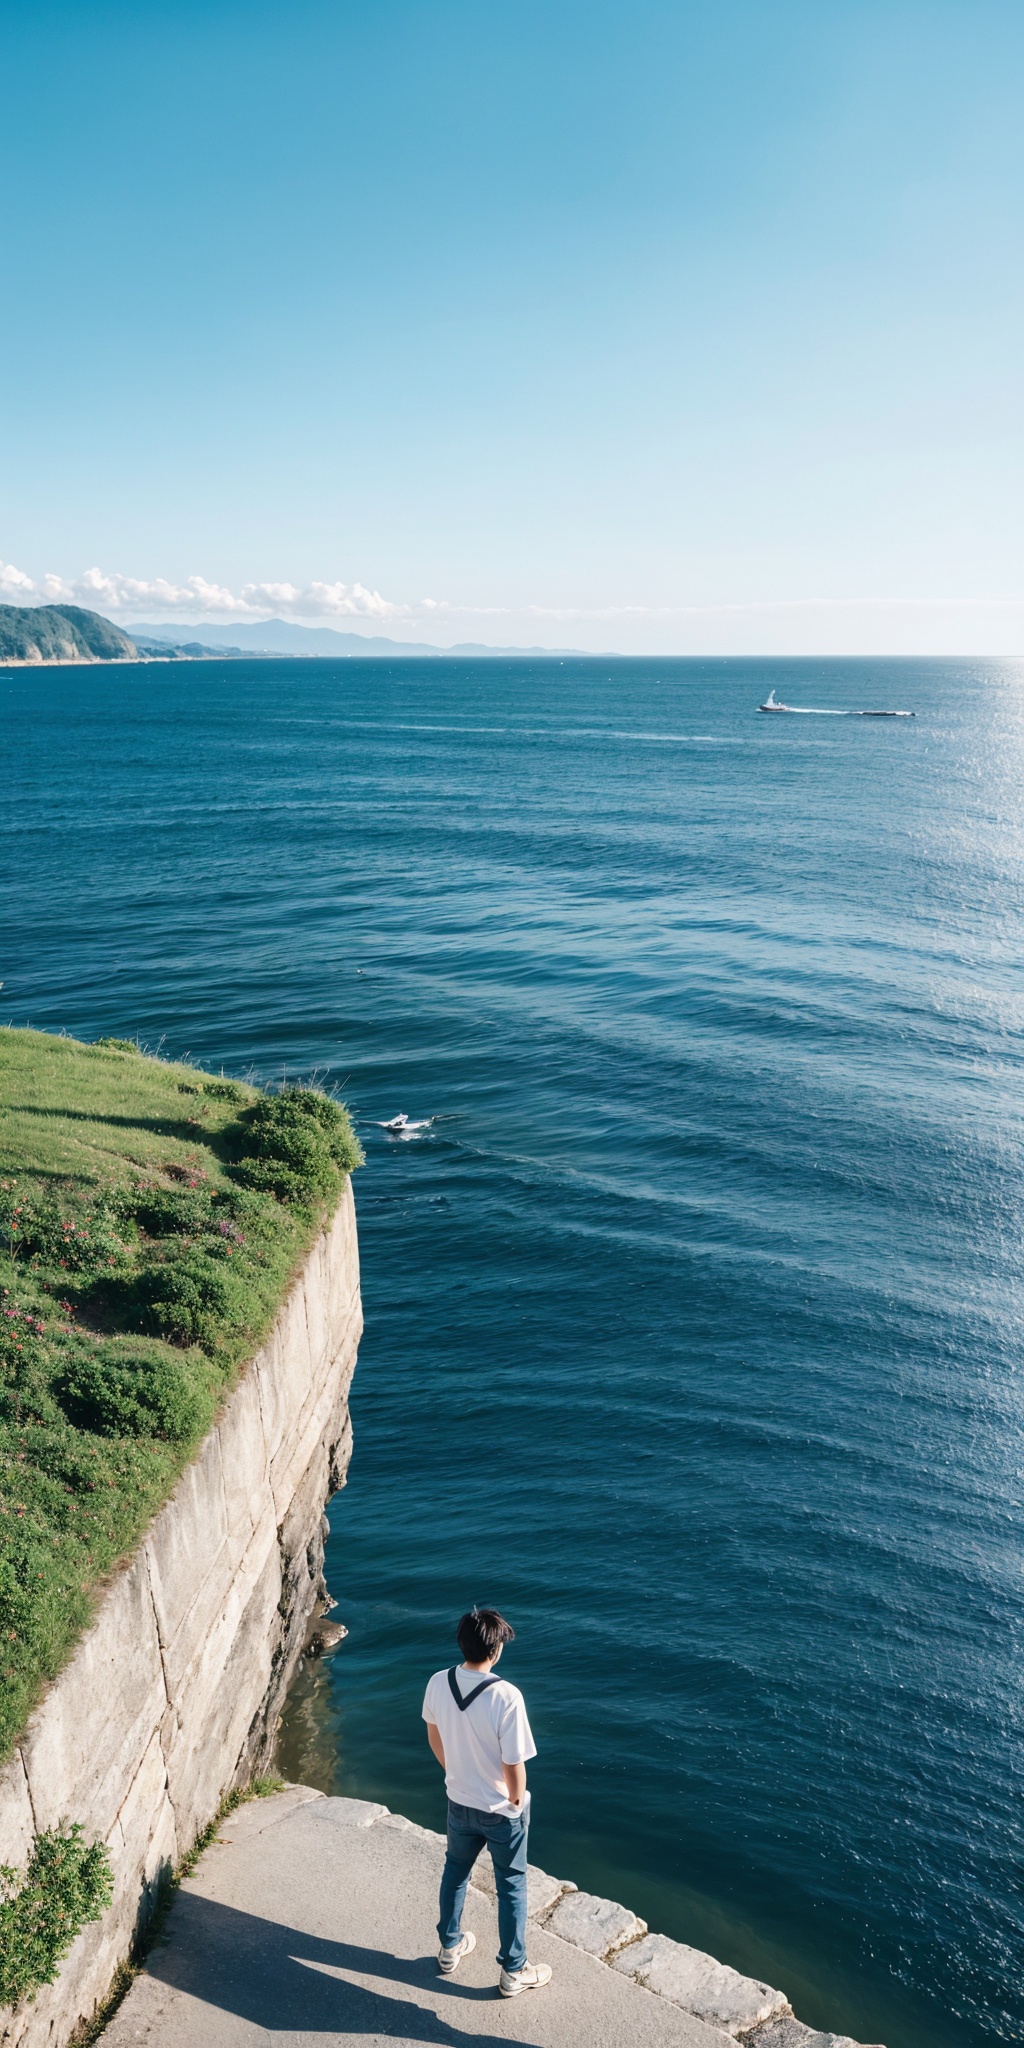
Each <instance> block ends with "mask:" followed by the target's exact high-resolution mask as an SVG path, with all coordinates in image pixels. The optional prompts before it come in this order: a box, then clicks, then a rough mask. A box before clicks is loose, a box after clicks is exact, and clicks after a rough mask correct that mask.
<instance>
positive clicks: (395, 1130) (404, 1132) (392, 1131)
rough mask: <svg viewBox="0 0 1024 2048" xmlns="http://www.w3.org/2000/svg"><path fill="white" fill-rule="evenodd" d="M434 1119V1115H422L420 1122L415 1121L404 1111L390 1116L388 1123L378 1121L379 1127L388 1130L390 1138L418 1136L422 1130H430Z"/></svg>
mask: <svg viewBox="0 0 1024 2048" xmlns="http://www.w3.org/2000/svg"><path fill="white" fill-rule="evenodd" d="M434 1121H435V1119H434V1117H432V1116H424V1117H420V1119H419V1121H418V1122H414V1121H413V1119H412V1118H411V1117H407V1116H406V1115H405V1114H404V1112H403V1114H402V1115H401V1116H393V1117H389V1119H388V1121H387V1122H386V1123H381V1122H380V1121H378V1123H377V1129H378V1130H379V1131H386V1132H387V1134H388V1137H389V1138H418V1137H419V1135H420V1132H421V1131H429V1129H430V1126H431V1124H432V1123H434Z"/></svg>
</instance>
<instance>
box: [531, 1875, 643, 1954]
mask: <svg viewBox="0 0 1024 2048" xmlns="http://www.w3.org/2000/svg"><path fill="white" fill-rule="evenodd" d="M547 1925H548V1926H549V1927H550V1929H551V1932H552V1934H557V1935H558V1936H559V1937H560V1939H561V1940H562V1941H571V1942H572V1943H573V1944H574V1946H575V1947H576V1948H585V1949H586V1951H587V1954H588V1955H589V1956H601V1957H603V1958H604V1959H605V1960H607V1958H608V1957H609V1956H612V1955H614V1953H615V1951H616V1949H620V1948H622V1946H623V1944H624V1943H625V1942H627V1941H636V1939H637V1937H638V1936H639V1935H641V1934H646V1932H647V1922H646V1921H645V1920H638V1919H637V1917H636V1914H635V1913H631V1912H630V1910H629V1908H628V1906H619V1905H617V1904H616V1902H615V1900H614V1899H596V1898H595V1897H594V1896H593V1893H591V1892H569V1893H568V1894H567V1895H566V1897H565V1898H564V1899H562V1900H560V1902H559V1904H558V1905H557V1906H556V1907H555V1910H554V1912H553V1913H552V1914H551V1915H550V1916H549V1918H548V1921H547Z"/></svg>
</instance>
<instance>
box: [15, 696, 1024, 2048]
mask: <svg viewBox="0 0 1024 2048" xmlns="http://www.w3.org/2000/svg"><path fill="white" fill-rule="evenodd" d="M771 688H774V689H775V691H776V693H777V695H778V696H779V697H780V698H782V699H783V700H785V701H787V702H790V703H794V704H799V705H805V706H814V707H818V708H819V709H820V710H822V711H835V710H837V709H848V710H849V709H853V710H856V709H870V708H875V709H877V708H900V709H908V710H913V711H915V712H916V714H917V715H916V717H915V718H913V719H900V720H888V719H880V720H875V719H862V718H852V717H844V718H837V717H824V716H820V717H815V716H809V717H804V718H788V717H785V716H782V717H766V716H760V715H759V714H758V712H757V706H758V704H759V703H760V702H761V701H762V700H763V699H764V697H765V696H766V695H767V693H768V691H769V689H771ZM0 692H2V697H3V703H4V711H5V728H6V732H7V747H6V749H5V752H6V759H7V769H6V771H5V784H6V788H5V798H6V801H5V803H4V805H3V817H2V823H0V831H2V857H3V872H4V876H5V886H6V894H7V910H6V913H5V926H6V931H5V936H4V944H3V959H2V966H0V973H2V976H3V980H4V984H5V985H4V990H3V996H2V998H0V1001H2V1002H3V1004H4V1006H5V1008H4V1016H5V1019H9V1020H10V1021H12V1022H14V1023H16V1024H25V1023H31V1024H34V1025H36V1026H38V1027H40V1028H44V1029H48V1030H61V1029H64V1030H67V1031H69V1032H71V1033H73V1034H75V1035H77V1036H81V1037H85V1038H91V1037H95V1036H99V1035H101V1034H103V1033H112V1034H116V1035H118V1036H125V1035H134V1034H138V1036H139V1037H140V1038H141V1039H142V1041H143V1042H144V1043H145V1044H146V1045H147V1046H148V1047H149V1048H150V1049H151V1050H157V1049H162V1050H164V1051H165V1052H166V1053H167V1054H168V1055H173V1056H175V1057H179V1056H182V1055H185V1054H188V1055H191V1057H192V1058H193V1059H195V1060H196V1061H197V1062H199V1063H201V1064H202V1065H204V1066H206V1067H212V1068H214V1069H216V1070H220V1068H221V1067H223V1068H224V1070H225V1071H226V1072H228V1073H231V1074H241V1075H245V1074H248V1073H253V1074H254V1075H255V1076H256V1077H257V1078H261V1079H265V1080H269V1081H280V1080H281V1079H282V1078H284V1079H293V1078H299V1077H307V1076H309V1075H311V1074H316V1075H317V1076H318V1077H319V1079H320V1080H321V1081H322V1082H323V1083H324V1084H325V1085H327V1086H330V1087H334V1088H336V1089H337V1090H338V1091H339V1093H340V1094H341V1095H342V1096H343V1097H344V1099H345V1100H346V1101H347V1102H348V1104H349V1106H350V1108H351V1111H352V1114H353V1116H354V1118H355V1119H356V1120H357V1124H358V1128H359V1131H360V1134H361V1136H362V1138H363V1142H364V1144H365V1148H366V1155H367V1157H366V1165H365V1167H364V1168H363V1169H362V1170H361V1171H360V1173H359V1174H358V1176H357V1181H356V1200H357V1206H358V1213H359V1226H360V1239H361V1247H362V1259H363V1274H364V1297H365V1310H366V1334H365V1338H364V1342H363V1347H362V1353H361V1359H360V1365H359V1369H358V1373H357V1376H356V1381H355V1386H354V1395H353V1416H354V1424H355V1454H354V1458H353V1462H352V1467H351V1474H350V1479H349V1484H348V1486H347V1488H346V1489H345V1490H344V1491H343V1492H342V1493H341V1494H339V1495H338V1496H337V1498H336V1499H335V1501H334V1502H333V1504H332V1507H331V1512H330V1519H331V1536H330V1541H329V1546H328V1575H329V1581H330V1585H331V1589H332V1592H333V1594H334V1597H335V1598H336V1600H337V1601H338V1609H337V1614H338V1618H339V1619H341V1620H343V1621H344V1622H345V1623H346V1624H347V1625H348V1627H349V1630H350V1634H349V1637H348V1639H347V1641H346V1642H345V1643H344V1644H343V1645H342V1647H341V1648H340V1649H339V1650H337V1651H336V1652H335V1653H334V1654H333V1655H332V1656H331V1657H330V1658H328V1659H325V1660H323V1661H321V1662H320V1663H317V1664H314V1665H311V1666H309V1667H308V1668H307V1669H306V1670H305V1671H304V1672H303V1674H302V1675H301V1677H300V1679H299V1681H298V1683H297V1685H296V1688H295V1691H294V1694H293V1697H292V1701H291V1703H290V1706H289V1710H288V1714H287V1718H286V1726H285V1729H284V1733H283V1744H282V1757H283V1761H284V1764H285V1767H286V1768H287V1770H288V1772H289V1774H291V1775H304V1776H307V1777H311V1778H312V1779H313V1780H314V1781H316V1782H318V1783H321V1784H323V1785H324V1786H325V1787H327V1788H328V1789H336V1790H342V1791H345V1792H350V1793H354V1794H357V1795H359V1796H364V1797H372V1798H379V1799H383V1800H384V1801H385V1802H386V1803H387V1804H388V1805H389V1806H392V1807H393V1808H395V1809H396V1810H398V1811H402V1812H405V1813H407V1814H409V1815H410V1816H411V1817H412V1818H414V1819H416V1820H419V1821H422V1822H424V1823H426V1824H428V1825H430V1826H433V1827H438V1826H440V1825H441V1824H442V1815H443V1799H442V1787H441V1782H440V1776H439V1773H438V1772H437V1769H436V1766H435V1765H434V1763H433V1760H432V1759H431V1757H430V1755H429V1752H428V1750H427V1746H426V1743H425V1740H424V1735H423V1728H422V1723H421V1721H420V1702H421V1697H422V1690H423V1685H424V1682H425V1679H426V1677H427V1676H428V1674H429V1673H430V1672H431V1671H432V1670H434V1669H436V1668H438V1667H439V1666H441V1665H443V1664H445V1663H448V1662H451V1661H454V1660H455V1655H456V1652H455V1651H454V1647H453V1644H452V1640H451V1633H452V1625H453V1622H454V1619H455V1617H456V1616H457V1615H458V1613H459V1612H460V1611H461V1610H462V1608H464V1607H465V1606H467V1605H468V1604H470V1603H471V1602H472V1601H474V1600H476V1601H478V1602H481V1603H482V1602H484V1601H494V1602H497V1603H498V1604H499V1605H500V1606H501V1607H502V1608H503V1609H505V1610H506V1612H507V1613H508V1614H509V1616H510V1618H511V1619H512V1621H513V1623H514V1625H515V1627H516V1630H517V1639H516V1642H515V1643H514V1644H513V1645H512V1647H511V1648H510V1650H509V1651H508V1652H507V1653H506V1664H505V1666H503V1669H507V1671H508V1673H509V1675H510V1676H512V1677H514V1678H515V1679H516V1680H517V1681H518V1682H519V1683H520V1684H521V1685H522V1686H523V1688H524V1690H525V1692H526V1694H527V1698H528V1702H529V1706H530V1711H531V1716H532V1719H533V1723H534V1729H535V1734H536V1738H537V1742H538V1748H539V1752H540V1754H539V1756H538V1758H537V1760H536V1763H535V1764H534V1765H532V1766H531V1772H530V1780H531V1787H532V1789H533V1794H534V1812H535V1827H534V1832H533V1838H532V1854H533V1857H534V1860H535V1861H537V1862H539V1863H541V1864H542V1865H543V1866H544V1867H545V1868H547V1869H548V1870H553V1871H555V1872H556V1873H558V1874H559V1875H560V1876H565V1877H571V1878H573V1879H575V1880H576V1882H577V1883H579V1884H580V1885H581V1886H585V1887H586V1888H588V1889H590V1890H596V1891H599V1892H602V1893H604V1894H606V1895H608V1896H610V1897H612V1898H617V1899H621V1900H623V1901H624V1902H626V1903H627V1904H629V1905H631V1906H632V1907H633V1908H634V1909H635V1910H636V1911H637V1912H639V1913H641V1914H643V1915H644V1917H645V1918H646V1919H647V1920H648V1921H649V1922H650V1924H651V1926H652V1927H655V1928H658V1929H661V1930H662V1931H664V1932H666V1933H669V1934H672V1935H675V1936H677V1937H678V1938H680V1939H683V1940H686V1941H689V1942H693V1943H694V1944H696V1945H697V1946H698V1947H701V1948H707V1949H710V1950H711V1951H712V1952H713V1953H714V1954H716V1955H718V1956H720V1957H721V1958H723V1959H724V1960H727V1961H729V1962H731V1963H733V1964H735V1965H736V1966H737V1967H738V1968H740V1969H743V1970H747V1971H751V1972H753V1973H754V1974H755V1975H758V1976H763V1977H766V1978H767V1979H768V1980H769V1981H770V1982H772V1983H777V1984H780V1985H781V1986H782V1987H783V1988H784V1989H785V1990H786V1991H787V1992H788V1993H789V1995H790V1996H791V1998H792V2000H793V2003H794V2005H795V2008H796V2010H797V2012H798V2013H799V2014H800V2016H801V2017H802V2018H803V2019H805V2020H807V2021H810V2022H815V2023H817V2024H818V2025H822V2026H828V2027H831V2028H833V2029H835V2030H837V2031H845V2032H848V2033H850V2034H852V2035H854V2036H855V2037H856V2038H857V2039H859V2040H861V2041H865V2042H868V2041H870V2042H874V2041H879V2042H885V2043H886V2044H887V2048H954V2044H956V2048H983V2044H992V2043H996V2042H1008V2041H1018V2040H1019V2039H1020V2038H1021V2034H1022V2032H1024V1964H1022V1947H1021V1936H1022V1925H1021V1920H1022V1913H1021V1891H1020V1879H1021V1868H1022V1848H1024V1843H1022V1831H1021V1818H1020V1814H1021V1808H1020V1791H1021V1746H1020V1738H1021V1726H1022V1718H1024V1716H1022V1701H1024V1690H1022V1667H1021V1642H1022V1620H1024V1598H1022V1591H1024V1589H1022V1555H1021V1534H1022V1515H1021V1508H1022V1494H1024V1482H1022V1472H1024V1431H1022V1414H1024V1384H1022V1376H1021V1355H1022V1347H1021V1336H1022V1322H1021V1311H1022V1282H1024V1151H1022V1138H1024V1130H1022V1088H1021V1082H1022V1039H1021V1026H1022V1019H1024V1009H1022V992H1024V990H1022V958H1024V851H1022V836H1021V820H1022V815H1024V665H1022V664H1013V663H999V662H994V661H985V662H967V661H949V662H938V661H920V662H907V661H902V662H895V663H886V662H879V661H846V662H842V661H834V662H822V661H803V662H785V661H760V662H755V661H726V660H715V661H673V660H663V661H626V660H596V659H594V660H576V659H569V658H566V659H565V660H564V661H559V660H554V661H505V660H498V659H495V660H490V661H477V662H470V661H461V662H454V661H448V660H438V661H435V662H429V661H426V662H424V661H407V662H388V661H367V662H355V661H341V662H333V661H317V662H311V661H305V662H304V661H288V660H273V661H262V662H256V661H248V660H243V661H230V662H224V663H221V662H206V663H196V664H188V665H181V666H173V665H162V664H161V665H154V666H148V667H142V668H137V667H134V666H133V667H127V668H105V667H104V668H94V669H83V670H80V671H75V670H66V669H65V670H43V671H29V670H20V671H4V672H0ZM399 1112H405V1113H406V1114H408V1115H409V1116H410V1117H411V1118H414V1119H428V1118H429V1119H433V1121H432V1122H431V1123H430V1124H429V1127H428V1128H427V1129H425V1130H424V1131H422V1132H421V1133H419V1134H417V1135H416V1136H414V1137H412V1138H410V1139H407V1140H404V1141H403V1140H400V1139H393V1138H391V1137H389V1136H388V1135H387V1134H386V1133H385V1132H384V1131H383V1130H382V1129H381V1128H380V1124H381V1123H382V1122H383V1121H385V1120H387V1119H389V1118H391V1117H394V1116H395V1115H396V1114H398V1113H399ZM432 1938H433V1936H432V1929H426V1928H425V1929H424V1946H425V1948H429V1945H430V1943H431V1940H432Z"/></svg>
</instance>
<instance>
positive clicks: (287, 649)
mask: <svg viewBox="0 0 1024 2048" xmlns="http://www.w3.org/2000/svg"><path fill="white" fill-rule="evenodd" d="M188 630H189V632H190V633H194V634H195V635H196V639H197V640H199V641H201V643H202V646H203V647H204V648H218V649H222V650H224V651H225V652H227V653H245V654H333V655H334V656H335V657H337V656H339V655H362V656H364V657H365V656H366V655H378V654H379V655H402V656H406V657H408V656H409V655H432V656H434V657H435V658H436V657H437V656H439V655H445V654H473V655H478V654H496V655H502V654H504V655H508V654H552V655H555V656H558V655H566V654H579V653H581V652H582V650H581V649H580V648H578V647H485V646H483V645H482V644H480V643H478V642H476V641H474V642H464V643H463V644H462V645H461V646H457V647H432V646H430V645H429V644H428V643H427V642H426V641H423V640H387V639H385V638H384V637H383V635H381V634H376V633H339V632H338V631H337V630H336V628H335V627H334V626H296V625H293V624H292V623H291V622H290V621H289V620H288V619H266V620H265V621H264V623H263V624H262V625H259V626H223V625H215V624H213V623H212V622H210V621H207V620H205V619H204V620H203V621H201V623H200V624H198V625H196V626H190V627H189V629H188ZM181 631H182V629H181V627H180V626H170V625H166V624H165V625H143V623H142V621H141V620H140V621H139V623H138V624H137V625H133V626H132V632H133V633H134V634H135V635H136V636H137V637H138V638H141V639H142V640H144V641H146V642H149V643H153V642H156V641H165V642H166V641H169V642H170V643H171V645H172V646H175V647H182V646H184V645H185V644H186V643H183V642H182V639H181ZM193 644H194V643H193Z"/></svg>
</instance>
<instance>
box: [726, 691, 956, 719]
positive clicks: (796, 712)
mask: <svg viewBox="0 0 1024 2048" xmlns="http://www.w3.org/2000/svg"><path fill="white" fill-rule="evenodd" d="M757 708H758V710H759V711H788V712H789V714H790V716H791V717H792V718H916V717H917V712H916V711H832V710H828V711H824V710H821V709H820V708H819V706H818V705H816V704H780V703H779V700H778V698H777V697H776V695H775V692H774V690H769V692H768V695H767V697H766V698H765V700H764V703H763V704H759V705H758V707H757Z"/></svg>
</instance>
